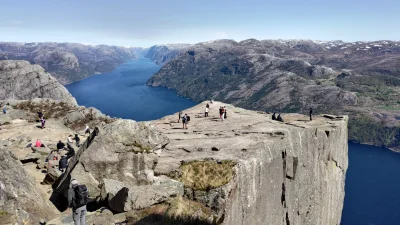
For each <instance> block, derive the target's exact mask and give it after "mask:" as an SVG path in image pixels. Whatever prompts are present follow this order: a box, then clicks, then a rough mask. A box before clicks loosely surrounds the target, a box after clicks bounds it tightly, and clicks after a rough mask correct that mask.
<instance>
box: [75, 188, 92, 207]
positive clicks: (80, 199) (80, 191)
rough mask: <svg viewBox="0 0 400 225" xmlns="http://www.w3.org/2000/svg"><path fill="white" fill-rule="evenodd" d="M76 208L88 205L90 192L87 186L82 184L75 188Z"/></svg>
mask: <svg viewBox="0 0 400 225" xmlns="http://www.w3.org/2000/svg"><path fill="white" fill-rule="evenodd" d="M74 191H75V205H76V208H79V207H82V206H84V205H87V203H88V201H89V192H88V190H87V188H86V186H85V185H83V184H81V185H78V186H76V187H75V188H74Z"/></svg>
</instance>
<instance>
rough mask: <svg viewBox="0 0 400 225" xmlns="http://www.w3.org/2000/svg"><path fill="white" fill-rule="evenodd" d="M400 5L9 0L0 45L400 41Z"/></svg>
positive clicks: (1, 10)
mask: <svg viewBox="0 0 400 225" xmlns="http://www.w3.org/2000/svg"><path fill="white" fill-rule="evenodd" d="M399 21H400V0H379V1H378V0H376V1H372V0H363V1H361V0H346V1H345V0H336V1H331V0H276V1H269V0H258V1H255V0H243V1H237V0H229V1H228V0H158V1H156V0H140V1H138V0H1V2H0V41H20V42H41V41H55V42H79V43H93V44H113V45H122V46H150V45H154V44H164V43H195V42H200V41H207V40H214V39H221V38H229V39H234V40H243V39H247V38H257V39H278V38H281V39H314V40H344V41H356V40H382V39H386V40H387V39H390V40H399V39H400V29H399V28H400V24H399Z"/></svg>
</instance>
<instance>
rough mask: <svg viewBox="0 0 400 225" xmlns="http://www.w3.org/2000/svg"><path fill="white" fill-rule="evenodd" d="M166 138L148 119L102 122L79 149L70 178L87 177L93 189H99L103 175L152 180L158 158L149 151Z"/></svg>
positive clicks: (141, 182) (139, 182) (135, 181)
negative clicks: (91, 137) (86, 142)
mask: <svg viewBox="0 0 400 225" xmlns="http://www.w3.org/2000/svg"><path fill="white" fill-rule="evenodd" d="M168 142H169V140H168V138H166V137H165V136H164V135H161V134H160V131H159V130H158V129H156V128H155V127H154V126H152V125H151V123H138V122H135V121H132V120H122V119H119V120H117V121H115V122H113V123H111V124H107V125H105V126H104V128H103V129H102V130H101V132H100V134H99V136H98V137H96V141H94V142H93V143H92V144H91V145H90V146H89V147H88V148H87V149H86V150H85V151H84V152H83V153H82V156H81V157H80V158H79V163H78V165H77V166H76V168H75V169H74V171H73V172H72V178H76V179H78V180H82V179H84V180H85V181H88V183H87V185H88V188H90V190H91V191H92V192H100V190H98V184H99V183H100V182H101V181H102V179H104V178H107V179H113V180H118V181H120V182H122V183H124V184H125V185H128V186H135V185H148V184H152V182H153V180H152V179H153V171H152V170H153V168H154V167H155V165H156V164H157V158H158V157H157V155H156V154H154V153H152V152H153V151H154V150H155V149H161V148H162V147H163V146H165V145H166V144H167V143H168ZM96 189H97V190H96Z"/></svg>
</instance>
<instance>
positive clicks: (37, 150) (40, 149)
mask: <svg viewBox="0 0 400 225" xmlns="http://www.w3.org/2000/svg"><path fill="white" fill-rule="evenodd" d="M31 149H32V151H33V152H35V153H39V154H42V155H48V154H50V152H51V150H50V149H49V148H48V147H34V146H32V147H31Z"/></svg>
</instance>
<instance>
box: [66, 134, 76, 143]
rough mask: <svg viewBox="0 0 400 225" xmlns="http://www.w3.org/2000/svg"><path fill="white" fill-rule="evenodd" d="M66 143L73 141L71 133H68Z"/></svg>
mask: <svg viewBox="0 0 400 225" xmlns="http://www.w3.org/2000/svg"><path fill="white" fill-rule="evenodd" d="M67 143H68V144H72V143H74V139H73V138H72V134H70V135H68V138H67Z"/></svg>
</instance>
